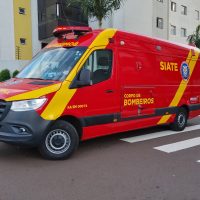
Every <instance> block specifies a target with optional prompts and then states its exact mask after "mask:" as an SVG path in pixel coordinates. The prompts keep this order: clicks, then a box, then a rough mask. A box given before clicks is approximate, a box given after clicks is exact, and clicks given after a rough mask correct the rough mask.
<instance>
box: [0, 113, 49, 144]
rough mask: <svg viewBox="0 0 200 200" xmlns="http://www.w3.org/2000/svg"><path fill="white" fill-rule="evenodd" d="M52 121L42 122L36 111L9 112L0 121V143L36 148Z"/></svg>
mask: <svg viewBox="0 0 200 200" xmlns="http://www.w3.org/2000/svg"><path fill="white" fill-rule="evenodd" d="M51 123H52V121H48V120H44V119H43V118H41V117H40V116H39V114H38V113H37V112H36V111H26V112H14V111H11V110H10V111H9V112H8V114H7V116H6V117H5V118H4V119H3V120H2V121H0V141H2V142H6V143H10V144H16V145H26V146H38V145H39V144H40V142H41V140H42V138H43V136H44V135H45V133H46V132H47V130H48V129H49V127H50V125H51Z"/></svg>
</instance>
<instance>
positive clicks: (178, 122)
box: [171, 107, 188, 131]
mask: <svg viewBox="0 0 200 200" xmlns="http://www.w3.org/2000/svg"><path fill="white" fill-rule="evenodd" d="M187 120H188V113H187V110H186V109H185V108H182V107H181V108H179V109H178V113H177V114H176V117H175V119H174V122H173V123H172V124H171V129H172V130H174V131H182V130H184V129H185V127H186V125H187Z"/></svg>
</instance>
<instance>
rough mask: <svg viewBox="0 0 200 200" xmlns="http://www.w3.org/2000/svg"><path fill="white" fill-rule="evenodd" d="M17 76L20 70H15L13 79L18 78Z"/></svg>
mask: <svg viewBox="0 0 200 200" xmlns="http://www.w3.org/2000/svg"><path fill="white" fill-rule="evenodd" d="M17 74H19V71H18V70H15V71H14V72H13V74H12V77H13V78H15V77H16V76H17Z"/></svg>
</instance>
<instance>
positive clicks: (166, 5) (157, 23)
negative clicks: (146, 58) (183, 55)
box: [0, 0, 200, 71]
mask: <svg viewBox="0 0 200 200" xmlns="http://www.w3.org/2000/svg"><path fill="white" fill-rule="evenodd" d="M89 24H90V26H92V28H98V23H97V21H96V20H95V19H90V22H89ZM199 24H200V0H124V3H123V6H122V7H121V8H120V9H119V10H117V11H115V12H114V13H113V15H112V16H111V17H110V18H108V19H106V20H105V21H104V22H103V28H106V27H113V28H118V29H122V30H125V31H129V32H136V33H139V34H144V35H148V36H153V37H158V38H163V39H167V40H171V41H176V42H180V43H187V36H188V35H190V34H192V33H193V32H194V30H195V28H196V27H197V25H199ZM59 25H74V26H76V25H78V26H87V25H88V19H87V17H86V16H84V15H83V13H82V12H81V10H80V8H79V6H73V7H72V6H69V5H68V4H67V0H6V1H0V70H1V69H4V68H8V69H11V70H12V71H13V70H15V69H21V68H22V67H23V66H24V65H25V64H26V63H27V62H28V61H29V60H30V59H31V58H32V57H33V56H34V55H35V54H36V53H37V52H38V51H39V50H40V49H41V48H43V47H44V46H45V45H46V44H47V43H48V42H50V41H51V40H52V31H53V29H54V28H55V27H56V26H59Z"/></svg>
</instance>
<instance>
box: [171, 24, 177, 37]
mask: <svg viewBox="0 0 200 200" xmlns="http://www.w3.org/2000/svg"><path fill="white" fill-rule="evenodd" d="M171 35H176V26H173V25H171Z"/></svg>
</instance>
